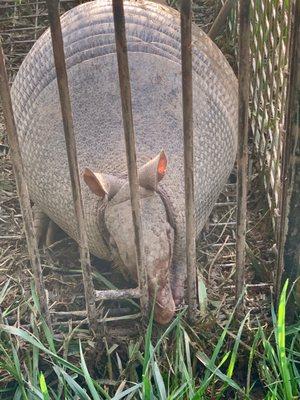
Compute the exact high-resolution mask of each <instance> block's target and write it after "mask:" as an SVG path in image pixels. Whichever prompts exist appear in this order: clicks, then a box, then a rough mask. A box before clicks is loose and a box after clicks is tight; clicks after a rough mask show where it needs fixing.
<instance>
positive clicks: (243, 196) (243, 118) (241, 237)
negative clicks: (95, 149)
mask: <svg viewBox="0 0 300 400" xmlns="http://www.w3.org/2000/svg"><path fill="white" fill-rule="evenodd" d="M239 20H240V30H239V110H238V130H239V134H238V154H237V234H236V236H237V237H236V277H235V278H236V279H235V285H236V286H235V287H236V293H235V295H236V299H237V300H238V299H239V298H240V296H241V294H242V291H243V287H244V281H245V245H246V219H247V169H248V117H249V91H250V90H249V89H250V0H240V10H239Z"/></svg>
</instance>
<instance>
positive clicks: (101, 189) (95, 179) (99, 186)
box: [83, 168, 108, 199]
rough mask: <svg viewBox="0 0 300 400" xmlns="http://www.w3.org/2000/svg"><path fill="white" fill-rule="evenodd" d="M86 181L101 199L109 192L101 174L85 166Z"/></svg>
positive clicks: (84, 177) (84, 176)
mask: <svg viewBox="0 0 300 400" xmlns="http://www.w3.org/2000/svg"><path fill="white" fill-rule="evenodd" d="M83 179H84V182H85V183H86V184H87V185H88V187H89V189H90V190H91V192H93V193H94V194H96V195H97V196H99V197H100V198H101V199H103V198H104V197H105V195H107V194H108V191H107V189H106V188H105V186H104V182H103V179H102V176H101V174H97V173H95V172H93V171H91V170H90V169H89V168H85V170H84V173H83Z"/></svg>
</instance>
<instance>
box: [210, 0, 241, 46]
mask: <svg viewBox="0 0 300 400" xmlns="http://www.w3.org/2000/svg"><path fill="white" fill-rule="evenodd" d="M236 1H237V0H226V1H225V3H224V4H223V6H222V7H221V9H220V11H219V13H218V15H217V17H216V19H215V20H214V23H213V24H212V27H211V28H210V30H209V32H208V36H209V37H210V38H211V40H215V38H216V37H217V36H218V35H219V33H220V32H221V30H222V29H223V28H224V25H225V23H226V20H227V18H228V17H229V15H230V13H231V10H232V9H233V6H234V5H235V3H236Z"/></svg>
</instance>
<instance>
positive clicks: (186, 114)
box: [180, 0, 197, 322]
mask: <svg viewBox="0 0 300 400" xmlns="http://www.w3.org/2000/svg"><path fill="white" fill-rule="evenodd" d="M180 22H181V65H182V108H183V134H184V177H185V219H186V263H187V289H188V293H187V297H188V298H187V300H188V306H189V308H188V317H189V320H190V321H191V322H194V321H195V320H196V318H197V270H196V268H197V267H196V226H195V222H196V219H195V202H194V144H193V76H192V4H191V0H182V3H181V12H180Z"/></svg>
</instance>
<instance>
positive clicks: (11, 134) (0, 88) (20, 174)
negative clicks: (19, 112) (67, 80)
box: [0, 40, 52, 330]
mask: <svg viewBox="0 0 300 400" xmlns="http://www.w3.org/2000/svg"><path fill="white" fill-rule="evenodd" d="M0 96H1V99H2V108H3V115H4V121H5V125H6V130H7V135H8V140H9V145H10V149H11V159H12V164H13V170H14V174H15V179H16V184H17V190H18V196H19V200H20V206H21V211H22V216H23V221H24V230H25V235H26V240H27V249H28V253H29V258H30V262H31V266H32V270H33V276H34V283H35V289H36V291H37V295H38V298H39V301H40V306H41V313H42V314H43V315H44V317H45V321H46V323H47V325H48V327H49V329H51V330H52V327H51V318H50V313H49V309H48V303H47V295H46V290H45V287H44V281H43V274H42V267H41V260H40V255H39V250H38V244H37V240H36V237H35V232H34V224H33V215H32V210H31V204H30V198H29V192H28V187H27V184H26V179H25V172H24V166H23V162H22V156H21V150H20V146H19V140H18V134H17V128H16V124H15V119H14V114H13V108H12V101H11V96H10V90H9V83H8V76H7V72H6V67H5V61H4V53H3V49H2V45H1V40H0Z"/></svg>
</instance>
